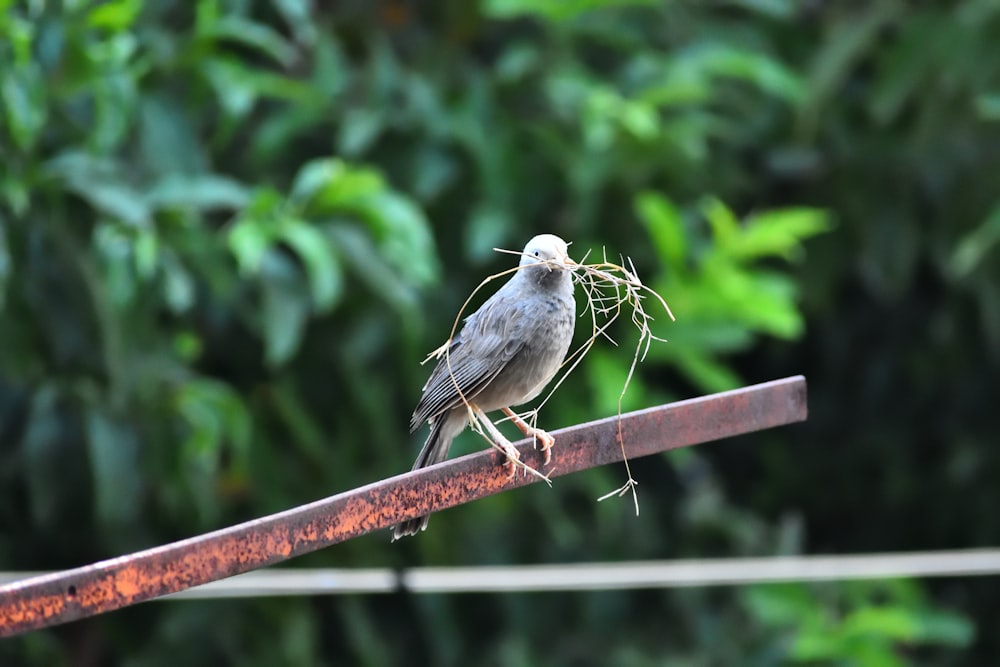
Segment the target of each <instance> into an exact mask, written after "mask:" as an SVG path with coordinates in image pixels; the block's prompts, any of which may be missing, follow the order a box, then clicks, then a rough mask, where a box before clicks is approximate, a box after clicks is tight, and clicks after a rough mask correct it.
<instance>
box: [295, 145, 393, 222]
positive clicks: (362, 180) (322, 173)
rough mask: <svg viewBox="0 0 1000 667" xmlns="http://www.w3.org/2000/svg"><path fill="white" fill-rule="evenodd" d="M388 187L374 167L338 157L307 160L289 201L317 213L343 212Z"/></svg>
mask: <svg viewBox="0 0 1000 667" xmlns="http://www.w3.org/2000/svg"><path fill="white" fill-rule="evenodd" d="M384 189H385V182H384V181H383V180H382V177H381V176H379V175H378V173H377V172H375V171H373V170H371V169H364V168H356V167H352V166H350V165H348V164H347V163H345V162H344V161H342V160H338V159H336V158H323V159H318V160H312V161H310V162H307V163H306V164H305V165H303V167H302V168H301V169H299V171H298V173H297V174H296V175H295V181H294V182H293V183H292V191H291V194H290V195H289V203H290V204H291V205H292V206H294V207H297V210H300V211H302V210H305V209H307V208H308V209H309V210H310V211H311V212H312V213H313V214H324V213H338V212H340V213H342V212H345V211H346V210H349V207H354V206H356V205H357V204H358V203H359V202H360V201H362V200H364V199H366V198H368V197H370V196H372V195H375V194H377V193H379V192H381V191H382V190H384Z"/></svg>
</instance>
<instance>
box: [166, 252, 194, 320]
mask: <svg viewBox="0 0 1000 667" xmlns="http://www.w3.org/2000/svg"><path fill="white" fill-rule="evenodd" d="M161 257H162V267H163V288H162V289H163V299H164V301H166V302H167V307H169V308H170V311H171V312H173V313H177V314H180V313H186V312H187V311H188V310H190V309H191V307H192V306H193V305H194V302H195V285H194V279H193V278H192V277H191V274H190V273H189V272H188V270H187V269H186V268H184V265H183V264H182V263H181V261H180V259H178V257H177V256H176V255H175V254H174V253H173V252H166V253H164V254H163V255H162V256H161Z"/></svg>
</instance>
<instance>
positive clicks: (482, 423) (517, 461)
mask: <svg viewBox="0 0 1000 667" xmlns="http://www.w3.org/2000/svg"><path fill="white" fill-rule="evenodd" d="M471 409H472V412H473V416H474V417H475V420H474V421H473V424H474V427H475V426H478V427H479V428H480V429H484V430H485V433H483V430H480V433H483V435H484V436H485V437H486V439H487V440H488V441H489V442H490V444H491V445H493V446H494V447H496V448H497V449H499V450H500V451H501V452H503V454H504V456H506V457H507V458H506V460H505V461H504V463H503V466H504V467H505V468H506V467H509V468H510V470H509V473H508V475H507V479H508V480H511V479H514V475H515V474H516V473H517V469H518V468H521V469H522V470H524V471H525V472H526V473H531V474H532V475H534V476H535V477H538V478H539V479H541V480H542V481H544V482H545V483H546V484H548V485H549V486H552V482H551V481H550V480H549V478H548V477H546V476H545V475H543V474H542V473H540V472H538V471H537V470H535V469H534V468H532V467H531V466H529V465H527V464H526V463H524V462H523V461H521V454H520V452H518V451H517V448H516V447H515V446H514V445H513V444H511V442H510V440H508V439H507V438H506V437H505V436H504V434H503V433H501V432H500V429H498V428H497V427H496V426H494V425H493V422H491V421H490V419H489V417H487V416H486V413H484V412H483V411H482V410H481V409H480V408H479V406H476V405H473V406H472V407H471ZM550 446H551V445H550Z"/></svg>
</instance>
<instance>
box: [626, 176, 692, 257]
mask: <svg viewBox="0 0 1000 667" xmlns="http://www.w3.org/2000/svg"><path fill="white" fill-rule="evenodd" d="M634 206H635V210H636V215H637V216H638V217H639V220H640V221H641V222H642V223H643V224H644V225H645V226H646V230H647V231H648V232H649V235H650V237H651V238H652V239H653V246H654V247H655V248H656V254H657V256H658V257H659V258H660V261H661V262H663V264H665V265H666V266H668V267H670V269H671V270H674V271H678V270H680V271H683V270H684V262H685V259H686V258H687V239H686V238H685V232H684V221H683V219H682V218H681V214H680V211H678V210H677V207H676V206H674V204H673V202H671V201H670V200H669V199H667V198H666V197H664V196H662V195H659V194H657V193H655V192H648V191H647V192H643V193H640V194H639V195H638V196H636V198H635V200H634Z"/></svg>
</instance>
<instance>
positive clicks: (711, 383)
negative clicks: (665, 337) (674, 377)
mask: <svg viewBox="0 0 1000 667" xmlns="http://www.w3.org/2000/svg"><path fill="white" fill-rule="evenodd" d="M674 358H675V359H676V362H677V366H678V369H679V370H680V371H681V372H682V373H684V374H685V375H686V376H688V378H690V380H691V382H692V383H694V384H695V386H697V387H700V388H701V389H702V390H703V391H705V392H706V393H713V392H719V391H729V390H730V389H736V388H737V387H739V386H740V384H741V382H740V378H739V377H738V376H737V375H736V374H735V373H733V371H731V370H729V369H728V368H727V367H726V366H725V365H724V364H722V363H719V362H717V361H714V360H713V359H711V358H709V356H708V355H706V354H704V353H702V352H700V351H698V350H695V349H688V350H683V351H681V353H680V354H677V355H676V356H675V357H674Z"/></svg>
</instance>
